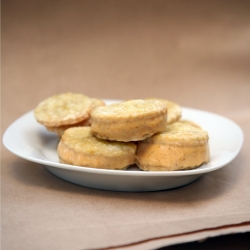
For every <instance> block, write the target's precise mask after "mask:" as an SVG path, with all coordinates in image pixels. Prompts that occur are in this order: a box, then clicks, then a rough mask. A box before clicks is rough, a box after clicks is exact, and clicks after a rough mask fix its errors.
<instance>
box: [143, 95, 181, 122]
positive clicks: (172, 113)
mask: <svg viewBox="0 0 250 250" xmlns="http://www.w3.org/2000/svg"><path fill="white" fill-rule="evenodd" d="M148 100H160V101H163V102H165V103H166V105H167V107H168V113H167V124H172V123H174V122H177V121H179V120H180V118H181V115H182V111H181V106H180V105H179V104H177V103H175V102H172V101H168V100H165V99H159V98H149V99H148Z"/></svg>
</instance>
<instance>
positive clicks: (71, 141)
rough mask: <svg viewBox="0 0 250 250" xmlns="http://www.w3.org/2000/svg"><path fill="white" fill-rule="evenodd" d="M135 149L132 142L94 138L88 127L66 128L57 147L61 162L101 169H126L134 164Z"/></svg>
mask: <svg viewBox="0 0 250 250" xmlns="http://www.w3.org/2000/svg"><path fill="white" fill-rule="evenodd" d="M135 151H136V145H135V144H134V143H132V142H128V143H126V142H111V141H106V140H101V139H98V138H96V137H95V136H93V135H92V133H91V131H90V127H74V128H69V129H67V130H66V131H65V132H64V134H63V136H62V138H61V140H60V142H59V144H58V148H57V152H58V156H59V161H60V162H61V163H65V164H71V165H77V166H85V167H91V168H102V169H126V168H127V167H128V166H129V165H132V164H134V161H135Z"/></svg>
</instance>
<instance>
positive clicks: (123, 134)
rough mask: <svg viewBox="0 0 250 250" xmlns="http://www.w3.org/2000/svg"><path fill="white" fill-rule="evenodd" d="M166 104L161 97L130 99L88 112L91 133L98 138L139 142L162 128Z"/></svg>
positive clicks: (163, 127) (164, 121)
mask: <svg viewBox="0 0 250 250" xmlns="http://www.w3.org/2000/svg"><path fill="white" fill-rule="evenodd" d="M166 115H167V106H166V103H165V102H163V101H160V100H130V101H124V102H120V103H116V104H111V105H107V106H103V107H97V108H95V109H94V110H93V111H92V112H91V117H92V124H91V130H92V133H93V134H94V135H95V136H97V137H98V138H101V139H108V140H114V141H125V142H126V141H138V140H143V139H145V138H147V137H149V136H152V135H153V134H155V133H158V132H161V131H164V129H165V125H166Z"/></svg>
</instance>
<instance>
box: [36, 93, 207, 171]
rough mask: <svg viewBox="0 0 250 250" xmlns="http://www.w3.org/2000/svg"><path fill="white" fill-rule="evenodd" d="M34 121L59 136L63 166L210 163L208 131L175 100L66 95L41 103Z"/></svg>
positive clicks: (167, 167) (168, 167)
mask: <svg viewBox="0 0 250 250" xmlns="http://www.w3.org/2000/svg"><path fill="white" fill-rule="evenodd" d="M34 115H35V118H36V120H37V121H38V122H39V123H41V124H43V125H44V126H45V127H46V128H47V129H48V130H49V131H52V132H55V133H56V134H57V135H58V136H59V137H60V142H59V144H58V148H57V152H58V156H59V161H60V162H61V163H64V164H71V165H77V166H86V167H91V168H102V169H118V170H124V169H127V168H128V167H129V166H130V165H133V164H136V165H137V166H138V167H139V168H140V169H141V170H145V171H173V170H186V169H193V168H197V167H199V166H201V165H202V164H203V163H207V162H208V161H209V146H208V134H207V132H206V131H204V130H203V129H202V128H200V127H199V126H198V125H196V124H195V123H193V122H190V121H183V120H181V107H180V106H179V105H178V104H177V103H174V102H171V101H168V100H164V99H157V98H149V99H138V100H128V101H123V102H120V103H115V104H111V105H105V102H104V101H103V100H100V99H96V98H90V97H87V96H85V95H81V94H74V93H63V94H60V95H56V96H52V97H50V98H48V99H46V100H44V101H43V102H41V103H39V104H38V106H37V107H36V109H35V110H34Z"/></svg>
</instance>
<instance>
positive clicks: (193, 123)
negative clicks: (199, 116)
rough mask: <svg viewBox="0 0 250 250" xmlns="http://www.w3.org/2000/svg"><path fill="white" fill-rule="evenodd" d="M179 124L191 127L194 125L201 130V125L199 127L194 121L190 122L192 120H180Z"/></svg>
mask: <svg viewBox="0 0 250 250" xmlns="http://www.w3.org/2000/svg"><path fill="white" fill-rule="evenodd" d="M179 122H181V123H183V124H189V125H192V126H194V127H196V128H201V126H200V125H198V124H197V123H195V122H193V121H190V120H180V121H179Z"/></svg>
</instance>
